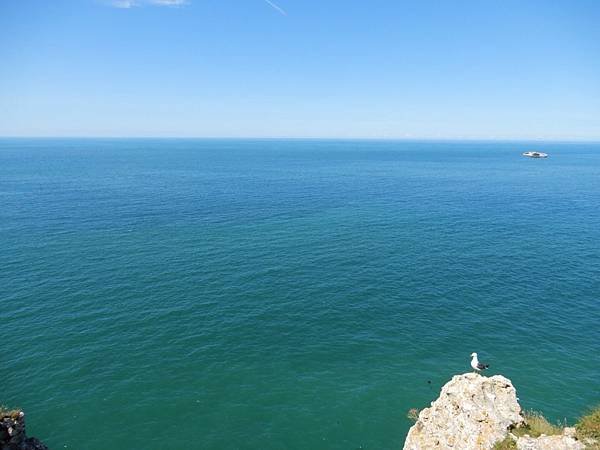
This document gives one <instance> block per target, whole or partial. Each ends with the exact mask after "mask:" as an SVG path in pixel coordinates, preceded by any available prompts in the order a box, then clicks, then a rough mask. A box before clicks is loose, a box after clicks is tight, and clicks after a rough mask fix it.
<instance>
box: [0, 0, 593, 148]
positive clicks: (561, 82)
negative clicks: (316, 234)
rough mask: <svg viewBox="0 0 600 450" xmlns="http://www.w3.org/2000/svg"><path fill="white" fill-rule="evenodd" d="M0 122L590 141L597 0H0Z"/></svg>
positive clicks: (156, 131) (129, 130) (29, 131)
mask: <svg viewBox="0 0 600 450" xmlns="http://www.w3.org/2000/svg"><path fill="white" fill-rule="evenodd" d="M0 136H213V137H216V136H226V137H243V136H249V137H263V136H264V137H267V136H270V137H367V138H368V137H374V138H474V139H479V138H482V139H522V138H525V139H537V138H541V139H560V140H565V139H566V140H570V139H589V140H600V1H598V0H588V1H584V0H565V1H553V0H544V1H526V0H518V1H513V0H502V1H486V0H477V1H475V0H474V1H460V0H447V1H442V0H435V1H434V0H414V1H402V0H364V1H359V0H271V1H269V0H188V1H184V0H114V1H111V0H70V1H68V0H0Z"/></svg>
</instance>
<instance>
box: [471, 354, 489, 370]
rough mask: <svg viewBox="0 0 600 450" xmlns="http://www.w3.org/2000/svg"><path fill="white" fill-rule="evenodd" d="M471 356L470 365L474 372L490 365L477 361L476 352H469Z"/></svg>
mask: <svg viewBox="0 0 600 450" xmlns="http://www.w3.org/2000/svg"><path fill="white" fill-rule="evenodd" d="M471 358H472V359H471V367H472V368H473V370H475V371H476V372H481V371H482V370H485V369H487V368H488V367H490V365H489V364H482V363H480V362H479V360H478V359H477V353H471Z"/></svg>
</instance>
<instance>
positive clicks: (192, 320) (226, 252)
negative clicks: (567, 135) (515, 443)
mask: <svg viewBox="0 0 600 450" xmlns="http://www.w3.org/2000/svg"><path fill="white" fill-rule="evenodd" d="M528 150H537V151H543V152H546V153H548V154H549V157H548V158H547V159H530V158H526V157H523V156H522V155H521V153H522V152H524V151H528ZM0 337H1V341H2V345H1V348H2V350H1V351H0V404H4V405H6V406H11V407H19V408H23V410H24V411H25V412H26V417H27V430H28V434H29V435H33V436H36V437H38V438H40V439H41V440H42V441H44V442H45V443H46V444H47V445H48V446H49V447H50V448H51V449H74V450H190V449H208V450H213V449H214V450H234V449H240V450H287V449H290V450H358V449H373V450H387V449H389V450H392V449H396V450H397V449H400V448H402V445H403V442H404V438H405V436H406V433H407V431H408V429H409V427H410V426H411V424H412V422H411V421H410V419H409V418H407V412H408V411H409V410H410V409H411V408H417V409H420V408H424V407H427V406H428V405H429V404H430V402H431V401H433V400H434V399H435V398H436V397H437V396H438V394H439V391H440V388H441V386H443V384H444V383H446V382H447V381H449V380H450V379H451V377H452V376H454V375H456V374H461V373H465V372H469V371H470V370H471V368H470V366H469V362H470V357H469V355H470V354H471V353H472V352H477V353H478V354H479V359H480V360H481V361H483V362H486V363H488V364H490V369H489V370H488V373H489V375H494V374H502V375H504V376H506V377H508V378H509V379H510V380H512V382H513V384H514V385H515V387H516V389H517V394H518V396H519V399H520V402H521V405H522V406H523V408H525V409H528V410H535V411H540V412H542V413H543V414H544V415H546V416H547V417H548V418H549V419H550V420H551V421H561V423H564V422H566V423H568V424H572V423H573V422H574V421H575V420H576V419H577V417H578V416H579V415H581V414H583V413H585V412H586V411H587V410H588V409H589V408H591V407H593V406H596V405H598V404H600V144H597V143H585V142H579V143H555V142H489V141H488V142H476V141H468V142H461V141H452V142H445V141H393V140H318V139H297V140H294V139H288V140H285V139H58V138H56V139H6V138H5V139H2V140H0Z"/></svg>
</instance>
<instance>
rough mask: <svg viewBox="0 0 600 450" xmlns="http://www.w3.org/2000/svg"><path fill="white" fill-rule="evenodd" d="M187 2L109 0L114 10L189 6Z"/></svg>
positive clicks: (181, 0)
mask: <svg viewBox="0 0 600 450" xmlns="http://www.w3.org/2000/svg"><path fill="white" fill-rule="evenodd" d="M189 3H190V2H189V0H111V1H110V2H109V4H110V6H113V7H114V8H122V9H128V8H133V7H134V6H142V5H154V6H184V5H187V4H189Z"/></svg>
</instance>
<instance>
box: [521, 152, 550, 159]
mask: <svg viewBox="0 0 600 450" xmlns="http://www.w3.org/2000/svg"><path fill="white" fill-rule="evenodd" d="M523 156H527V157H528V158H547V157H548V153H542V152H525V153H523Z"/></svg>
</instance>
